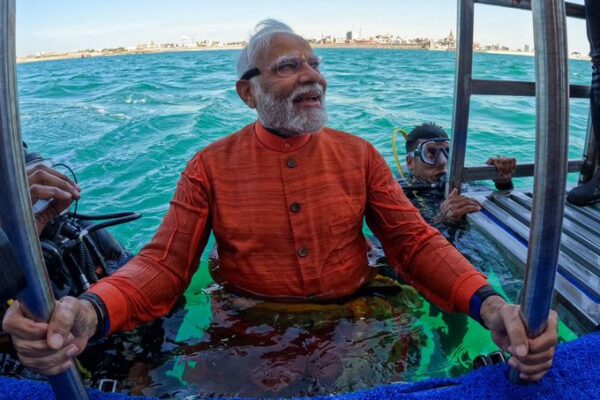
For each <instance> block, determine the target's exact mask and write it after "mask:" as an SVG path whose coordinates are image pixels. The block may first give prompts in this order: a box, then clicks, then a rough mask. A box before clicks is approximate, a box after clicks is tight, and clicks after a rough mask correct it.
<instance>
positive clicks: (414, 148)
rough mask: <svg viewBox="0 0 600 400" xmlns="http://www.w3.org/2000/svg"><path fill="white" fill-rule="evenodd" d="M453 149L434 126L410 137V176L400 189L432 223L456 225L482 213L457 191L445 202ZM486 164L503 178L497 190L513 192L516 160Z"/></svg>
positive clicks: (418, 128)
mask: <svg viewBox="0 0 600 400" xmlns="http://www.w3.org/2000/svg"><path fill="white" fill-rule="evenodd" d="M449 146H450V139H449V138H448V135H447V134H446V132H445V131H444V129H442V128H441V127H440V126H439V125H436V124H435V123H433V122H429V123H423V124H421V125H418V126H416V127H415V128H414V129H413V130H412V131H411V132H410V134H408V135H407V136H406V164H407V166H408V170H409V172H408V174H406V176H405V177H404V178H403V179H401V180H400V185H401V186H402V189H403V190H404V192H405V193H406V195H407V196H408V197H409V199H410V200H411V201H412V202H413V204H415V206H416V207H417V208H418V209H419V210H420V211H421V214H422V215H423V217H424V218H425V220H427V221H428V222H430V223H446V224H455V223H458V222H460V221H461V220H462V218H463V217H464V216H465V215H466V214H468V213H472V212H477V211H480V210H481V206H480V205H479V203H477V202H476V201H475V200H472V199H469V198H467V197H465V196H462V195H460V194H458V190H456V189H454V190H453V191H452V192H451V193H450V194H449V195H448V196H447V197H446V198H443V196H444V188H445V185H446V165H447V162H448V156H449ZM486 164H487V165H494V166H495V167H496V169H497V170H498V172H499V173H500V176H501V178H498V179H495V180H494V184H495V186H496V189H497V190H512V189H513V183H512V180H511V176H512V174H513V173H514V171H515V168H516V166H517V162H516V160H515V159H514V158H506V157H494V158H490V159H488V160H487V161H486ZM442 199H443V200H442ZM440 200H441V203H440ZM438 204H439V206H438Z"/></svg>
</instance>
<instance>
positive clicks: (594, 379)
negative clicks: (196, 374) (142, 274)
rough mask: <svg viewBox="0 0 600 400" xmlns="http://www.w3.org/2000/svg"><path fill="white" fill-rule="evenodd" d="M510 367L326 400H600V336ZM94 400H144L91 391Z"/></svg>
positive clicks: (34, 393) (20, 397)
mask: <svg viewBox="0 0 600 400" xmlns="http://www.w3.org/2000/svg"><path fill="white" fill-rule="evenodd" d="M507 373H508V366H507V365H499V366H493V367H485V368H482V369H478V370H476V371H473V372H471V373H469V374H466V375H463V376H461V377H459V378H456V379H432V380H428V381H423V382H417V383H410V384H396V385H388V386H380V387H377V388H374V389H369V390H365V391H361V392H355V393H349V394H344V395H339V396H327V397H321V398H319V399H323V400H325V399H327V400H333V399H336V400H379V399H401V400H404V399H406V400H421V399H428V400H429V399H431V400H434V399H439V400H465V399H476V400H488V399H489V400H498V399H515V400H517V399H519V400H521V399H527V400H536V399H539V400H541V399H544V400H548V399H550V400H552V399H556V400H571V399H572V400H584V399H600V384H598V382H600V333H594V334H590V335H587V336H584V337H582V338H579V339H577V340H575V341H573V342H570V343H564V344H562V345H560V346H559V347H558V350H557V352H556V357H555V360H554V367H553V368H552V371H550V372H549V373H548V375H547V376H546V378H544V380H543V381H542V382H541V383H539V384H535V385H512V384H510V383H509V382H508V380H507V378H506V377H507ZM25 399H28V400H29V399H44V400H52V399H55V397H54V394H53V393H52V389H51V388H50V386H49V385H48V384H45V383H40V382H33V381H26V380H15V379H10V378H2V377H0V400H25ZM90 399H93V400H100V399H107V400H109V399H114V400H118V399H123V400H124V399H138V400H140V399H144V398H143V397H127V396H123V395H118V394H104V393H101V392H99V391H97V390H90Z"/></svg>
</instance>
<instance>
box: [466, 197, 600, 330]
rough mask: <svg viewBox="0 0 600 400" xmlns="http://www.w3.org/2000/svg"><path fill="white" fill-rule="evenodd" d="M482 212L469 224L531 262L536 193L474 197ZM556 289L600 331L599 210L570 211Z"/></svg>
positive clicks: (472, 216)
mask: <svg viewBox="0 0 600 400" xmlns="http://www.w3.org/2000/svg"><path fill="white" fill-rule="evenodd" d="M470 197H472V198H474V199H475V200H477V201H478V202H479V203H480V204H481V205H482V206H483V211H482V212H479V213H474V214H469V216H468V220H469V221H470V222H471V223H473V224H475V225H477V226H478V227H479V228H480V229H482V230H483V231H484V232H485V233H486V234H487V235H489V236H490V237H491V238H492V239H493V240H495V241H496V242H497V243H498V244H499V245H500V246H501V247H502V248H504V250H505V251H506V252H507V255H509V256H510V258H511V259H512V260H513V261H515V263H516V264H517V265H518V266H519V267H521V268H524V267H525V263H526V260H527V241H528V240H529V223H530V220H531V203H532V198H531V194H528V193H519V192H513V193H512V194H510V195H498V194H492V195H480V194H477V195H472V196H470ZM563 225H564V226H563V235H562V238H561V251H560V255H559V259H558V264H559V267H558V272H557V279H556V284H555V290H556V292H557V294H558V296H559V300H560V301H561V302H562V303H563V304H564V305H565V306H566V307H567V308H568V309H570V310H571V311H572V312H573V313H574V315H576V316H577V317H578V319H580V320H581V322H582V323H583V324H584V325H585V326H587V327H590V328H592V329H596V328H598V327H600V230H599V229H598V228H599V226H600V207H598V208H596V207H584V208H580V207H572V206H571V207H568V208H567V210H566V211H565V219H564V223H563Z"/></svg>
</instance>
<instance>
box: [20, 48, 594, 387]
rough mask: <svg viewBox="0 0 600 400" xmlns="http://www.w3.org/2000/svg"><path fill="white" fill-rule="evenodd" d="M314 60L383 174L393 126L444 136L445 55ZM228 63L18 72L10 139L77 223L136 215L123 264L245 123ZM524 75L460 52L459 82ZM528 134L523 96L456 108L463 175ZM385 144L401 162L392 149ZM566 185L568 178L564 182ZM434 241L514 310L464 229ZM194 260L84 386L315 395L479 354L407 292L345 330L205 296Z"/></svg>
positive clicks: (336, 108)
mask: <svg viewBox="0 0 600 400" xmlns="http://www.w3.org/2000/svg"><path fill="white" fill-rule="evenodd" d="M316 52H317V54H319V55H320V56H322V57H324V60H325V63H324V66H323V74H324V75H325V77H326V78H327V81H328V89H327V99H326V104H327V110H328V115H329V123H328V125H329V126H330V127H333V128H336V129H339V130H343V131H347V132H351V133H353V134H356V135H358V136H360V137H362V138H364V139H366V140H368V141H369V142H371V143H372V144H373V145H374V146H375V147H376V148H377V149H378V150H379V151H380V152H381V153H382V154H383V156H384V157H385V159H386V160H387V161H388V163H389V165H390V167H391V168H393V169H395V168H396V167H395V163H394V161H393V160H394V155H393V152H392V147H391V137H392V135H391V134H392V131H393V130H394V129H395V128H403V129H405V130H410V129H411V128H412V127H413V126H415V125H417V124H420V123H423V122H435V123H437V124H439V125H441V126H442V127H444V128H445V129H446V130H447V131H448V132H449V133H450V134H451V130H450V125H451V120H452V105H453V84H454V67H455V53H452V52H430V51H407V50H380V49H318V50H316ZM237 55H238V52H237V51H205V52H182V53H164V54H153V55H135V56H115V57H102V58H92V59H75V60H64V61H53V62H42V63H32V64H22V65H19V66H18V70H17V72H18V88H19V102H20V116H21V127H22V134H23V137H24V140H25V141H26V142H27V144H28V146H29V150H30V151H34V152H40V153H42V154H43V155H44V156H46V157H51V158H53V159H54V161H55V162H62V163H66V164H68V165H69V166H70V167H71V168H72V169H73V170H74V172H75V173H76V175H77V179H78V181H79V186H80V187H81V188H82V200H81V201H80V202H79V204H78V211H80V212H82V213H86V214H99V213H112V212H118V211H136V212H140V213H142V214H143V218H142V219H141V220H139V221H136V222H133V223H130V224H127V225H124V226H120V227H116V228H111V233H113V234H114V236H116V237H117V239H118V240H119V241H120V242H121V243H123V244H124V245H125V246H126V247H127V248H128V249H129V250H130V251H132V252H134V253H135V252H137V251H139V250H140V249H141V247H142V246H143V245H144V244H145V243H147V242H148V241H149V240H150V239H151V238H152V235H153V233H154V232H155V230H156V228H157V226H158V225H159V223H160V221H161V219H162V217H163V216H164V214H165V212H166V210H167V207H168V204H169V200H170V199H171V197H172V194H173V191H174V189H175V185H176V182H177V180H178V178H179V175H180V173H181V171H182V170H183V168H184V167H185V165H186V162H187V161H188V160H189V159H190V158H191V157H192V156H193V155H194V154H195V153H196V152H198V151H200V150H202V149H203V148H204V147H205V146H207V145H208V144H210V143H211V142H213V141H215V140H217V139H220V138H222V137H224V136H226V135H228V134H231V133H233V132H235V131H237V130H239V129H241V128H242V127H244V126H245V125H247V124H250V123H252V122H253V121H254V120H255V118H256V117H255V113H254V111H252V110H250V109H248V108H247V107H246V106H245V105H244V104H243V103H242V102H241V100H240V99H239V98H238V96H237V94H236V91H235V81H236V73H235V62H236V58H237ZM569 74H570V79H571V83H573V84H589V81H590V65H589V63H587V62H584V61H571V62H570V64H569ZM534 76H535V62H534V58H532V57H527V56H508V55H493V54H475V56H474V66H473V77H474V78H475V79H499V80H519V81H532V80H534ZM570 105H571V108H570V115H571V120H570V121H571V122H570V139H569V158H570V159H573V158H581V156H582V152H583V150H582V149H583V144H584V140H585V128H586V125H587V115H588V104H587V101H585V100H578V99H575V100H571V102H570ZM534 138H535V99H534V98H530V97H501V96H486V97H474V98H473V99H472V102H471V118H470V123H469V137H468V147H467V152H466V164H467V165H481V164H482V163H484V162H485V161H486V160H487V158H488V157H490V156H492V155H505V156H509V157H514V158H516V159H517V160H518V162H521V163H527V162H532V161H533V160H534V157H535V150H534V147H535V143H534ZM398 148H399V155H400V159H401V160H403V159H404V155H405V152H404V146H403V143H402V139H401V138H400V139H399V142H398ZM394 172H395V171H394ZM395 173H396V172H395ZM576 180H577V176H576V175H574V174H572V175H570V177H569V182H570V184H574V183H575V182H576ZM516 187H517V188H518V189H524V188H527V187H531V179H517V180H516ZM445 233H447V234H449V235H450V236H451V239H452V241H453V243H454V244H455V246H457V247H458V248H459V249H460V250H461V251H463V253H465V254H466V255H467V257H468V258H469V259H470V261H471V262H473V264H474V265H475V266H476V267H478V268H479V269H480V270H482V271H483V272H484V273H486V274H487V275H488V276H489V278H490V281H491V282H492V283H493V284H494V286H495V287H496V288H497V289H498V290H499V291H501V292H502V293H503V294H505V295H506V296H507V297H508V298H510V299H512V300H513V301H514V300H515V299H516V298H517V296H518V292H519V290H520V288H521V285H522V273H521V272H519V271H518V269H517V268H516V267H515V266H513V265H511V264H510V262H509V261H508V260H507V259H506V258H505V257H504V255H503V254H502V253H501V252H500V251H499V250H498V249H497V248H496V247H495V246H494V244H493V243H492V242H490V241H489V240H487V239H486V238H485V237H484V236H483V235H482V234H481V233H480V232H478V231H476V230H469V229H467V230H458V231H455V232H445ZM211 246H212V242H211V243H209V246H208V247H209V248H210V247H211ZM206 254H207V253H206V252H205V256H204V257H203V261H202V264H201V266H200V268H199V270H198V272H197V274H196V275H195V276H194V279H193V281H192V284H191V285H190V287H189V289H188V290H187V292H186V294H185V298H184V299H182V300H181V301H180V302H179V303H178V305H177V307H176V308H175V309H174V311H173V312H172V313H171V314H170V315H169V316H168V317H167V318H165V319H164V320H162V321H159V322H157V323H155V324H152V325H150V326H148V327H145V328H144V329H142V330H141V331H138V332H136V333H133V334H127V335H123V336H117V337H115V338H114V339H111V341H110V342H109V343H108V344H107V345H105V346H104V347H100V350H96V351H95V352H94V350H93V349H92V351H91V352H90V355H87V356H84V360H87V361H88V363H87V365H88V368H89V375H87V379H89V380H90V381H97V380H98V379H100V378H104V377H109V378H117V379H118V380H119V381H120V384H121V390H122V391H124V392H128V393H132V394H146V395H152V396H164V397H166V398H168V397H178V398H181V397H183V396H191V395H195V394H198V393H199V394H200V395H202V396H209V395H219V396H220V395H238V396H294V395H316V394H326V393H339V392H346V391H353V390H359V389H363V388H366V387H370V386H374V385H378V384H383V383H390V382H398V381H407V380H416V379H425V378H428V377H448V376H455V375H457V374H460V373H464V372H466V371H468V370H470V368H471V363H472V360H473V359H474V358H475V357H476V356H477V355H479V354H485V353H489V352H491V351H494V349H495V346H494V345H493V343H492V342H491V340H490V339H489V334H488V333H487V332H486V331H485V330H483V328H481V327H479V326H478V325H477V323H475V322H473V321H470V320H468V319H467V318H465V317H462V316H450V315H447V314H444V313H441V312H440V311H439V310H437V309H436V308H435V307H433V306H431V305H429V303H427V302H426V301H423V300H422V299H421V298H419V297H413V296H412V294H411V293H409V295H408V296H406V295H405V296H400V297H403V298H405V299H406V298H408V299H409V300H408V303H404V301H405V300H399V302H400V303H394V300H391V301H388V300H386V301H384V302H383V303H381V304H379V303H377V302H378V301H380V298H377V297H375V300H373V299H371V300H368V302H371V303H369V304H370V307H371V309H373V310H378V311H377V312H371V313H370V314H367V315H364V316H362V317H360V318H359V317H356V315H354V314H353V315H352V316H349V315H348V314H347V310H346V309H345V308H344V307H343V306H342V307H341V308H339V309H331V310H328V311H327V310H326V311H323V310H317V311H315V310H308V311H306V310H305V311H306V312H305V313H304V314H301V316H298V315H291V314H287V313H285V312H283V313H282V312H280V311H277V310H272V309H269V308H268V307H267V308H266V309H265V308H264V307H263V308H261V307H262V306H261V305H256V304H251V305H248V304H246V303H243V302H244V301H247V300H240V299H232V298H228V297H227V295H226V294H223V293H222V292H221V291H220V289H219V288H218V287H215V286H214V284H212V282H211V279H210V277H209V275H208V271H207V266H206V259H207V256H206ZM407 293H408V292H407ZM405 294H406V293H405ZM240 301H241V302H242V303H243V304H242V305H240V304H239V303H240ZM257 307H258V308H257ZM257 309H258V311H256V310H257ZM248 310H252V312H249V311H248ZM381 310H384V311H383V314H382V312H380V311H381ZM386 310H387V311H386ZM386 312H387V314H386ZM311 313H312V314H311ZM382 315H383V317H382ZM257 316H258V317H257ZM242 317H243V318H242ZM253 318H254V319H253ZM284 320H285V321H288V322H286V323H284V322H282V321H284ZM324 320H326V321H327V323H326V324H323V323H322V321H324ZM315 324H316V325H315ZM561 331H562V333H561V335H562V336H563V337H564V338H566V339H569V338H573V337H574V335H573V334H572V333H571V332H570V330H569V329H567V328H565V327H563V328H561ZM115 363H116V365H119V367H118V368H115V367H114V365H115ZM84 364H85V363H84ZM89 366H94V367H93V368H91V367H89Z"/></svg>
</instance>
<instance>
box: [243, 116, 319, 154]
mask: <svg viewBox="0 0 600 400" xmlns="http://www.w3.org/2000/svg"><path fill="white" fill-rule="evenodd" d="M254 131H255V132H256V137H257V138H258V141H259V142H260V143H262V144H263V146H265V147H267V148H269V149H270V150H274V151H278V152H280V153H289V152H291V151H295V150H298V149H300V148H302V147H304V146H305V145H306V144H308V142H310V140H311V138H312V137H313V135H314V134H304V135H298V136H292V137H289V138H284V137H281V136H277V135H276V134H274V133H271V132H269V131H268V130H267V129H266V128H265V127H264V126H262V124H261V123H260V122H258V121H257V122H256V123H255V124H254Z"/></svg>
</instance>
